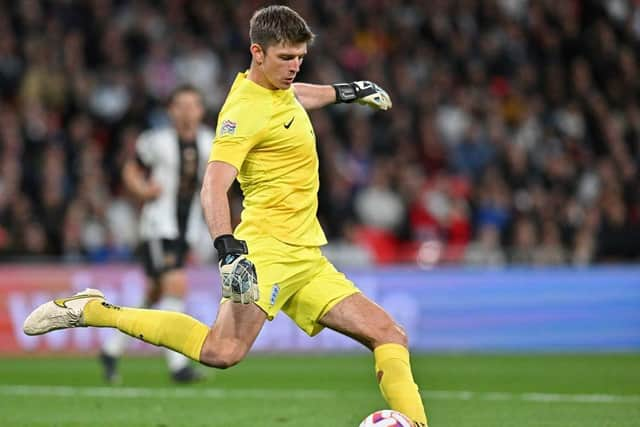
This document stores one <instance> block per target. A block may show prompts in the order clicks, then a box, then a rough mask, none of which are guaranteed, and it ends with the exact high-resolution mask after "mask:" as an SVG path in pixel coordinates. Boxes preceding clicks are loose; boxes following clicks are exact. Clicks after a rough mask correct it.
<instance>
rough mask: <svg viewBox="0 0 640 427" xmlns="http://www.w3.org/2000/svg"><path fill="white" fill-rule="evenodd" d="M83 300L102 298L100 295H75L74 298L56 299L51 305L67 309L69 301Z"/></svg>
mask: <svg viewBox="0 0 640 427" xmlns="http://www.w3.org/2000/svg"><path fill="white" fill-rule="evenodd" d="M83 298H102V296H100V295H93V294H87V295H77V296H75V297H70V298H58V299H54V300H53V303H54V304H55V305H57V306H58V307H62V308H69V307H67V302H69V301H73V300H77V299H83Z"/></svg>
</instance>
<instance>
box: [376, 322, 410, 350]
mask: <svg viewBox="0 0 640 427" xmlns="http://www.w3.org/2000/svg"><path fill="white" fill-rule="evenodd" d="M392 343H393V344H400V345H402V346H405V347H407V346H408V345H409V339H408V337H407V333H406V332H405V330H404V329H403V328H402V327H401V326H400V325H398V324H397V323H396V322H394V321H393V320H391V319H389V321H388V322H384V323H383V324H382V325H381V326H380V327H379V328H378V330H377V331H376V333H375V335H374V336H373V339H372V342H371V348H376V347H378V346H380V345H382V344H392Z"/></svg>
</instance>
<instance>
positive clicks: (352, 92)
mask: <svg viewBox="0 0 640 427" xmlns="http://www.w3.org/2000/svg"><path fill="white" fill-rule="evenodd" d="M332 86H333V88H334V89H335V91H336V104H338V103H341V102H346V103H349V102H353V101H355V100H356V99H358V95H357V94H356V88H355V87H354V85H353V84H351V83H335V84H333V85H332Z"/></svg>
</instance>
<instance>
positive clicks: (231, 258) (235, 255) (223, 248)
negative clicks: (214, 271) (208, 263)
mask: <svg viewBox="0 0 640 427" xmlns="http://www.w3.org/2000/svg"><path fill="white" fill-rule="evenodd" d="M213 246H215V248H216V250H217V251H218V266H219V267H220V278H221V283H222V296H223V297H224V298H231V300H232V301H233V302H241V303H242V304H249V303H250V302H255V301H258V299H259V298H260V293H259V291H258V276H257V274H256V267H255V266H254V265H253V263H252V262H251V261H249V259H247V257H245V255H246V254H248V253H249V251H248V250H247V243H246V242H245V241H244V240H236V239H235V238H234V237H233V236H232V235H231V234H224V235H222V236H218V237H216V239H215V240H214V241H213Z"/></svg>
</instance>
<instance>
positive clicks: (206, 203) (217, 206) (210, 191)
mask: <svg viewBox="0 0 640 427" xmlns="http://www.w3.org/2000/svg"><path fill="white" fill-rule="evenodd" d="M200 200H201V202H202V209H203V211H204V218H205V220H206V221H207V226H208V228H209V234H210V235H211V238H212V239H215V238H216V237H218V236H220V235H222V234H231V212H230V209H229V197H228V196H227V193H226V192H224V191H222V190H220V189H217V188H211V186H210V185H207V182H206V181H205V182H204V184H203V186H202V192H201V193H200Z"/></svg>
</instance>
